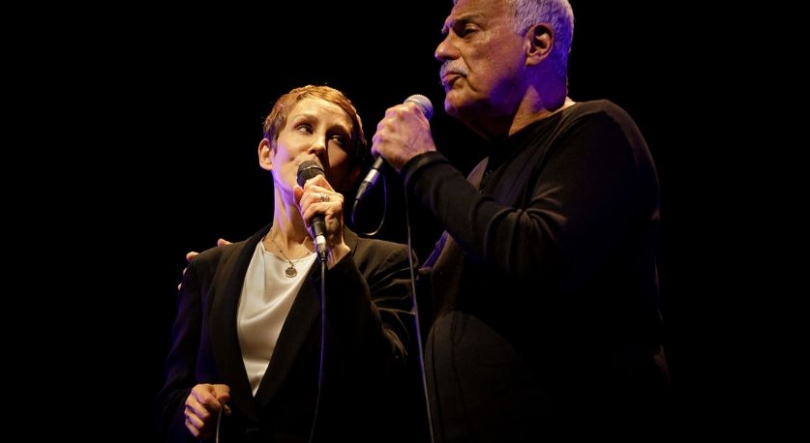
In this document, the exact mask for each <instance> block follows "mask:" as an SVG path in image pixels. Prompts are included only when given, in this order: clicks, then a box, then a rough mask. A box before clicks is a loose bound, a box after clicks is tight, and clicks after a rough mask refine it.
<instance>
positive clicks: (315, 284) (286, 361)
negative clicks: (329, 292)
mask: <svg viewBox="0 0 810 443" xmlns="http://www.w3.org/2000/svg"><path fill="white" fill-rule="evenodd" d="M307 279H308V281H307V282H305V283H304V285H303V286H301V290H300V291H299V292H298V294H297V295H296V297H295V301H294V302H293V305H292V306H291V307H290V313H289V314H288V315H287V319H286V320H285V321H284V326H283V327H282V328H281V332H280V333H279V336H278V341H277V342H276V348H275V349H274V350H273V358H272V359H271V360H270V365H269V366H268V367H267V371H266V372H265V373H264V377H263V378H262V382H261V384H260V385H259V391H258V392H257V393H256V396H257V397H258V398H259V401H260V402H261V404H262V405H266V404H267V403H268V402H269V401H270V399H271V398H272V397H273V395H274V394H275V393H276V391H278V388H279V386H281V385H282V383H283V382H284V379H285V378H286V377H287V374H289V372H290V369H291V368H292V366H293V363H294V362H295V360H296V357H297V355H298V353H299V352H300V351H301V348H302V347H303V345H304V343H305V342H306V340H307V336H308V335H309V333H310V332H311V331H312V330H313V329H314V325H315V320H316V319H317V318H318V314H319V313H320V312H321V305H320V295H319V294H318V293H317V292H316V290H315V288H320V281H321V275H320V264H319V263H318V262H317V260H316V261H315V264H314V265H313V266H312V268H311V269H310V271H309V274H308V275H307Z"/></svg>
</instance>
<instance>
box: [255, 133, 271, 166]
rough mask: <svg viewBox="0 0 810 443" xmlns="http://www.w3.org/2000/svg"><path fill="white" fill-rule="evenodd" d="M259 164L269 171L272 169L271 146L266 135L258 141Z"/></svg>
mask: <svg viewBox="0 0 810 443" xmlns="http://www.w3.org/2000/svg"><path fill="white" fill-rule="evenodd" d="M258 153H259V166H260V167H261V168H262V169H265V170H268V171H271V170H272V169H273V146H272V143H271V142H270V140H268V139H267V138H266V137H265V138H262V141H260V142H259V149H258Z"/></svg>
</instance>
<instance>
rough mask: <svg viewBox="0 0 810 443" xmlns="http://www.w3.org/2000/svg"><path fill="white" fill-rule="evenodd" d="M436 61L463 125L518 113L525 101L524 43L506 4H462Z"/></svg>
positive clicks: (484, 0) (467, 0) (462, 0)
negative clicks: (517, 106)
mask: <svg viewBox="0 0 810 443" xmlns="http://www.w3.org/2000/svg"><path fill="white" fill-rule="evenodd" d="M442 32H443V33H444V34H445V38H444V40H442V42H441V43H439V45H438V46H437V48H436V52H435V54H434V55H435V57H436V59H437V60H439V61H441V62H442V67H441V71H440V77H441V81H442V85H443V86H444V90H445V93H446V96H445V100H444V107H445V110H446V111H447V113H448V114H450V115H453V116H455V117H458V118H460V119H461V120H462V121H465V120H466V121H474V120H475V119H477V118H480V117H490V116H497V115H501V114H508V113H510V112H513V110H514V106H515V103H516V100H519V99H520V97H522V95H523V93H522V82H523V81H524V80H523V77H524V75H523V72H524V71H525V68H526V66H525V55H526V50H525V39H524V38H523V36H522V35H520V34H517V33H515V32H514V30H513V28H512V21H511V11H510V9H509V6H508V5H507V1H506V0H458V2H457V3H456V4H455V5H454V6H453V9H452V10H451V11H450V15H448V17H447V19H445V22H444V28H443V29H442Z"/></svg>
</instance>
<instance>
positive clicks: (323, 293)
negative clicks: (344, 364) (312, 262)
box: [309, 256, 326, 443]
mask: <svg viewBox="0 0 810 443" xmlns="http://www.w3.org/2000/svg"><path fill="white" fill-rule="evenodd" d="M318 260H319V261H320V264H321V356H320V363H319V367H318V394H317V396H316V397H315V414H314V416H313V417H312V428H311V429H310V432H309V441H310V443H312V442H313V441H315V427H316V425H317V423H318V411H319V410H320V409H321V391H322V390H323V366H324V359H325V356H326V352H325V351H326V258H325V257H320V256H319V257H318Z"/></svg>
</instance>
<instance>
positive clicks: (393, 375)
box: [156, 85, 424, 443]
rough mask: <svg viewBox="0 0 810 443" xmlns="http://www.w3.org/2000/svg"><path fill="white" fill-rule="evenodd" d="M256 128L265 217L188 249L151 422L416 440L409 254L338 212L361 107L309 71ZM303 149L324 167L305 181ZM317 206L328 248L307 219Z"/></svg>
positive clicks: (240, 437) (223, 434) (356, 156)
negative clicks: (269, 180) (225, 239)
mask: <svg viewBox="0 0 810 443" xmlns="http://www.w3.org/2000/svg"><path fill="white" fill-rule="evenodd" d="M263 131H264V137H263V138H262V140H261V141H260V142H259V146H258V156H259V165H260V166H261V167H262V168H263V169H266V170H268V171H270V173H271V174H272V176H273V184H274V199H273V201H274V211H273V220H272V222H271V223H270V224H268V225H267V226H265V227H264V228H262V229H261V230H260V231H258V232H257V233H256V234H254V235H253V236H252V237H250V238H248V239H247V240H245V241H242V242H237V243H233V244H228V245H224V246H219V247H215V248H212V249H209V250H206V251H203V252H202V253H200V254H199V255H198V256H197V257H196V258H194V260H193V261H191V262H190V264H189V266H188V268H187V270H186V272H185V274H184V277H183V282H182V285H181V289H180V292H179V296H178V297H179V298H178V312H177V317H176V320H175V322H174V325H173V327H172V339H173V344H172V347H171V350H170V352H169V355H168V357H167V359H166V372H165V375H166V378H165V383H164V385H163V387H162V389H161V390H160V392H159V393H158V395H157V399H156V400H157V414H158V421H157V425H158V430H159V432H160V433H161V435H162V436H164V438H165V439H166V440H167V441H186V440H199V439H210V440H212V441H214V440H216V441H221V442H223V443H227V442H237V441H242V442H246V441H274V442H275V441H284V442H299V441H300V442H303V441H346V439H348V441H353V442H354V441H397V440H399V441H408V440H409V441H413V440H412V439H413V438H414V432H416V433H419V432H421V431H419V429H420V428H422V426H421V424H420V423H419V422H416V423H415V422H414V421H413V420H419V419H420V418H422V417H423V416H424V414H423V413H419V412H418V411H419V409H420V408H419V405H420V402H422V401H423V400H421V399H418V398H416V397H415V396H414V394H413V393H414V392H420V390H419V389H418V383H419V382H418V377H417V376H416V375H417V373H416V372H415V371H413V368H414V366H413V365H412V364H411V363H412V362H413V361H414V359H417V358H418V354H417V352H415V351H410V347H411V346H415V343H413V342H412V341H411V340H410V339H409V337H410V336H411V334H410V333H411V332H413V329H412V328H413V323H412V321H413V319H412V318H411V314H410V313H411V306H412V299H411V295H410V294H411V291H410V288H411V283H410V276H411V269H412V267H413V266H416V263H415V262H416V259H415V257H414V254H413V252H412V251H409V250H408V248H407V247H406V246H405V245H401V244H398V243H392V242H387V241H383V240H378V239H365V238H360V237H358V236H357V235H356V234H355V233H353V232H352V231H350V230H349V229H348V228H347V227H346V226H345V224H344V205H343V202H344V197H343V195H342V194H341V192H349V191H350V190H351V189H352V187H353V185H354V183H355V182H356V180H357V178H358V177H359V175H360V172H361V169H362V164H363V159H364V158H365V156H366V154H367V146H366V139H365V135H364V133H363V128H362V122H361V120H360V117H359V115H358V114H357V111H356V110H355V108H354V106H353V105H352V103H351V102H350V101H349V99H348V98H346V97H345V96H344V94H343V93H341V92H340V91H338V90H336V89H334V88H331V87H327V86H313V85H310V86H305V87H301V88H296V89H293V90H292V91H290V92H288V93H286V94H284V95H282V96H281V97H280V98H279V99H278V101H277V102H276V103H275V105H274V106H273V109H272V111H271V112H270V114H269V115H268V116H267V118H266V119H265V122H264V125H263ZM304 162H307V163H306V164H315V165H318V163H319V164H320V165H322V168H323V173H322V174H315V176H314V177H312V178H310V179H309V180H307V181H306V182H305V183H301V185H303V187H302V186H301V185H299V184H298V183H297V181H298V175H299V174H298V171H299V167H300V166H301V164H302V163H304ZM313 162H315V163H313ZM320 217H322V220H323V222H324V227H325V233H324V239H325V240H326V253H325V255H324V256H319V255H318V254H316V248H315V245H314V243H313V235H312V232H311V229H310V228H311V224H312V222H313V220H314V219H315V218H320ZM322 296H325V298H322ZM323 308H325V312H326V316H325V317H322V309H323ZM322 325H325V327H323V328H322ZM414 411H417V412H414ZM409 414H410V415H409ZM398 424H399V425H402V426H397V425H398ZM409 430H410V431H409ZM383 432H385V434H383Z"/></svg>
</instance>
